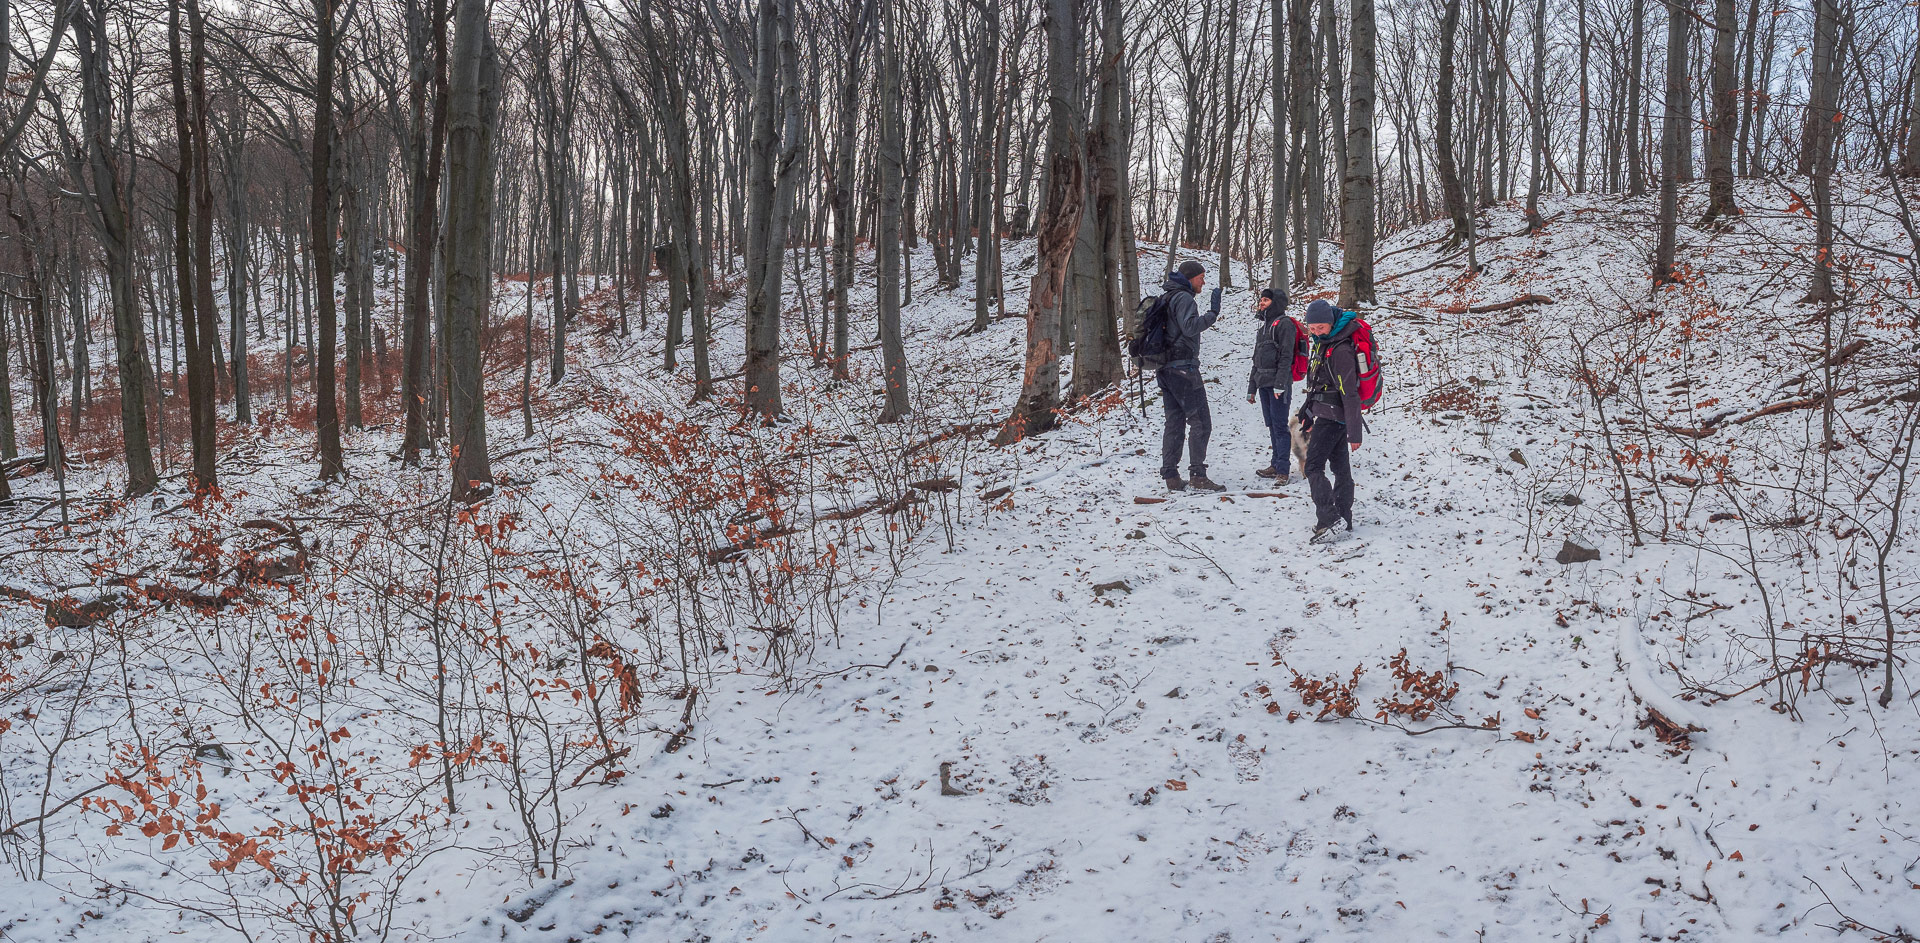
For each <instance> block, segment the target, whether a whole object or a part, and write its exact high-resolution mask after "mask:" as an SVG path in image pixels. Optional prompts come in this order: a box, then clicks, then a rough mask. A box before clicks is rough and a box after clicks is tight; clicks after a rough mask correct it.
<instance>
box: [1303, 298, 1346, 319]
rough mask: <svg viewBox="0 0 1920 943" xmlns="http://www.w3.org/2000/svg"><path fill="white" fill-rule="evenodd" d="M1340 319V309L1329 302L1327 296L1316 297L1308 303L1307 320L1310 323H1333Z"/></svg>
mask: <svg viewBox="0 0 1920 943" xmlns="http://www.w3.org/2000/svg"><path fill="white" fill-rule="evenodd" d="M1339 320H1340V309H1339V308H1337V307H1335V306H1333V305H1330V304H1327V300H1326V299H1325V298H1316V299H1314V300H1313V302H1312V303H1311V304H1309V305H1307V315H1306V318H1305V321H1306V322H1307V323H1308V324H1333V323H1335V322H1337V321H1339Z"/></svg>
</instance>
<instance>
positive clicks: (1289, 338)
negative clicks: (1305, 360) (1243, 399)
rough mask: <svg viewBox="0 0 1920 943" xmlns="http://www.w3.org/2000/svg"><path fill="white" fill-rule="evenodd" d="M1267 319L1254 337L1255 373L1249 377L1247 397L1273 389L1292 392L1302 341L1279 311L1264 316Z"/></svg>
mask: <svg viewBox="0 0 1920 943" xmlns="http://www.w3.org/2000/svg"><path fill="white" fill-rule="evenodd" d="M1261 313H1262V315H1264V316H1265V317H1264V318H1263V319H1262V320H1261V322H1260V329H1259V331H1258V332H1256V333H1255V334H1254V335H1253V369H1252V370H1251V371H1249V372H1248V374H1247V393H1248V394H1249V395H1251V394H1252V393H1253V392H1254V391H1256V390H1259V389H1262V388H1265V387H1272V388H1274V389H1276V390H1287V389H1292V388H1293V358H1294V356H1295V355H1296V354H1298V353H1300V352H1301V350H1300V347H1301V344H1302V342H1303V338H1302V336H1301V334H1300V332H1299V331H1298V330H1297V329H1296V328H1295V327H1294V323H1293V319H1292V318H1290V317H1287V315H1286V312H1285V311H1284V310H1283V309H1282V308H1280V307H1269V308H1267V310H1266V311H1263V312H1261Z"/></svg>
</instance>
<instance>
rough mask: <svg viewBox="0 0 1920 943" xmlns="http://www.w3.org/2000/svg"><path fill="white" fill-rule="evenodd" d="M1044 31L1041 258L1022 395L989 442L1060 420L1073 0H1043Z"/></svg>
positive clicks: (1074, 183)
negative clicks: (1044, 165) (1045, 117)
mask: <svg viewBox="0 0 1920 943" xmlns="http://www.w3.org/2000/svg"><path fill="white" fill-rule="evenodd" d="M1042 9H1043V11H1044V12H1043V14H1042V16H1043V18H1044V25H1045V28H1046V34H1047V105H1048V114H1049V121H1048V125H1047V163H1048V167H1049V169H1048V173H1047V190H1046V203H1045V205H1044V206H1043V207H1042V209H1041V211H1040V221H1039V240H1040V244H1039V259H1038V266H1037V267H1036V268H1035V270H1034V274H1033V284H1032V286H1031V287H1030V288H1029V289H1028V290H1027V356H1026V366H1025V369H1024V370H1023V371H1022V373H1021V379H1020V399H1019V400H1018V401H1017V402H1016V403H1015V404H1014V407H1013V410H1012V413H1011V414H1010V415H1009V416H1008V417H1007V421H1006V423H1005V424H1004V425H1002V426H1001V427H1000V432H999V434H998V435H996V436H995V437H994V442H995V443H997V444H1000V445H1005V444H1008V443H1010V442H1017V441H1019V440H1020V439H1022V438H1024V437H1026V436H1029V435H1034V434H1037V433H1040V432H1044V431H1046V430H1048V429H1051V428H1053V427H1054V425H1055V424H1057V423H1058V422H1059V421H1060V417H1059V406H1060V353H1059V350H1058V346H1057V345H1058V338H1059V335H1060V294H1061V290H1062V289H1063V288H1064V287H1065V283H1066V277H1067V264H1068V260H1069V258H1070V257H1071V256H1072V254H1073V243H1074V240H1075V238H1077V237H1078V235H1079V229H1080V216H1081V207H1080V204H1081V201H1082V200H1083V199H1085V192H1086V191H1085V187H1084V184H1083V183H1082V180H1081V175H1082V173H1083V169H1082V167H1081V161H1080V157H1081V153H1082V149H1081V146H1080V136H1081V130H1080V108H1079V102H1080V95H1079V84H1080V81H1079V80H1080V76H1079V61H1080V50H1079V45H1080V26H1079V24H1078V23H1077V22H1076V21H1075V15H1074V14H1075V4H1074V0H1045V6H1044V7H1043V8H1042Z"/></svg>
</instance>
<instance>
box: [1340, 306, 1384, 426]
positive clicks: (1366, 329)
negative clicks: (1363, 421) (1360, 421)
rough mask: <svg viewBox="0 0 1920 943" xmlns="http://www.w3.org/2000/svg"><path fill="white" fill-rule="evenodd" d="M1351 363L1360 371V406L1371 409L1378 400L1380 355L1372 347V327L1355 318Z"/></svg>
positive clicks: (1351, 335)
mask: <svg viewBox="0 0 1920 943" xmlns="http://www.w3.org/2000/svg"><path fill="white" fill-rule="evenodd" d="M1348 336H1349V337H1351V338H1352V339H1353V363H1354V367H1355V368H1356V369H1357V370H1358V371H1359V373H1360V408H1361V409H1372V408H1373V404H1375V403H1377V402H1380V355H1379V351H1378V350H1377V349H1376V348H1375V347H1374V343H1373V328H1372V327H1371V326H1370V325H1368V324H1367V322H1365V321H1362V320H1360V319H1359V318H1355V319H1354V321H1353V333H1352V334H1350V335H1348Z"/></svg>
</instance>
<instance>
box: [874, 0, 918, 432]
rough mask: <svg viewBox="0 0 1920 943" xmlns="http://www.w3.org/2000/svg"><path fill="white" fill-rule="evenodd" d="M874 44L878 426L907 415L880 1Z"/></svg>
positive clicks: (892, 46)
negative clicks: (882, 396) (881, 391)
mask: <svg viewBox="0 0 1920 943" xmlns="http://www.w3.org/2000/svg"><path fill="white" fill-rule="evenodd" d="M881 2H882V3H884V4H885V5H886V9H885V11H884V12H883V14H882V19H883V20H884V21H885V22H884V23H883V24H882V34H881V39H880V154H879V158H878V163H879V171H880V207H879V213H880V218H879V226H878V227H877V232H876V233H875V236H874V240H873V250H874V253H875V254H876V255H877V256H878V259H877V261H878V263H879V265H878V268H879V290H880V305H879V307H880V311H879V316H880V366H881V370H882V371H883V373H884V376H883V378H882V382H883V385H884V386H885V388H886V404H885V405H884V406H883V407H882V408H881V410H880V420H879V421H880V422H898V421H900V420H901V419H904V418H906V417H907V416H908V415H910V414H911V413H912V412H913V404H912V401H911V400H910V399H909V398H908V388H907V382H908V378H907V354H906V348H905V347H904V345H903V344H902V341H901V337H900V190H901V181H900V165H901V163H902V158H903V156H904V155H903V154H902V148H901V140H900V138H901V134H902V128H901V127H900V125H901V113H900V112H901V109H900V58H901V54H900V27H901V24H900V9H899V6H898V4H897V3H896V2H895V0H881Z"/></svg>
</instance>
